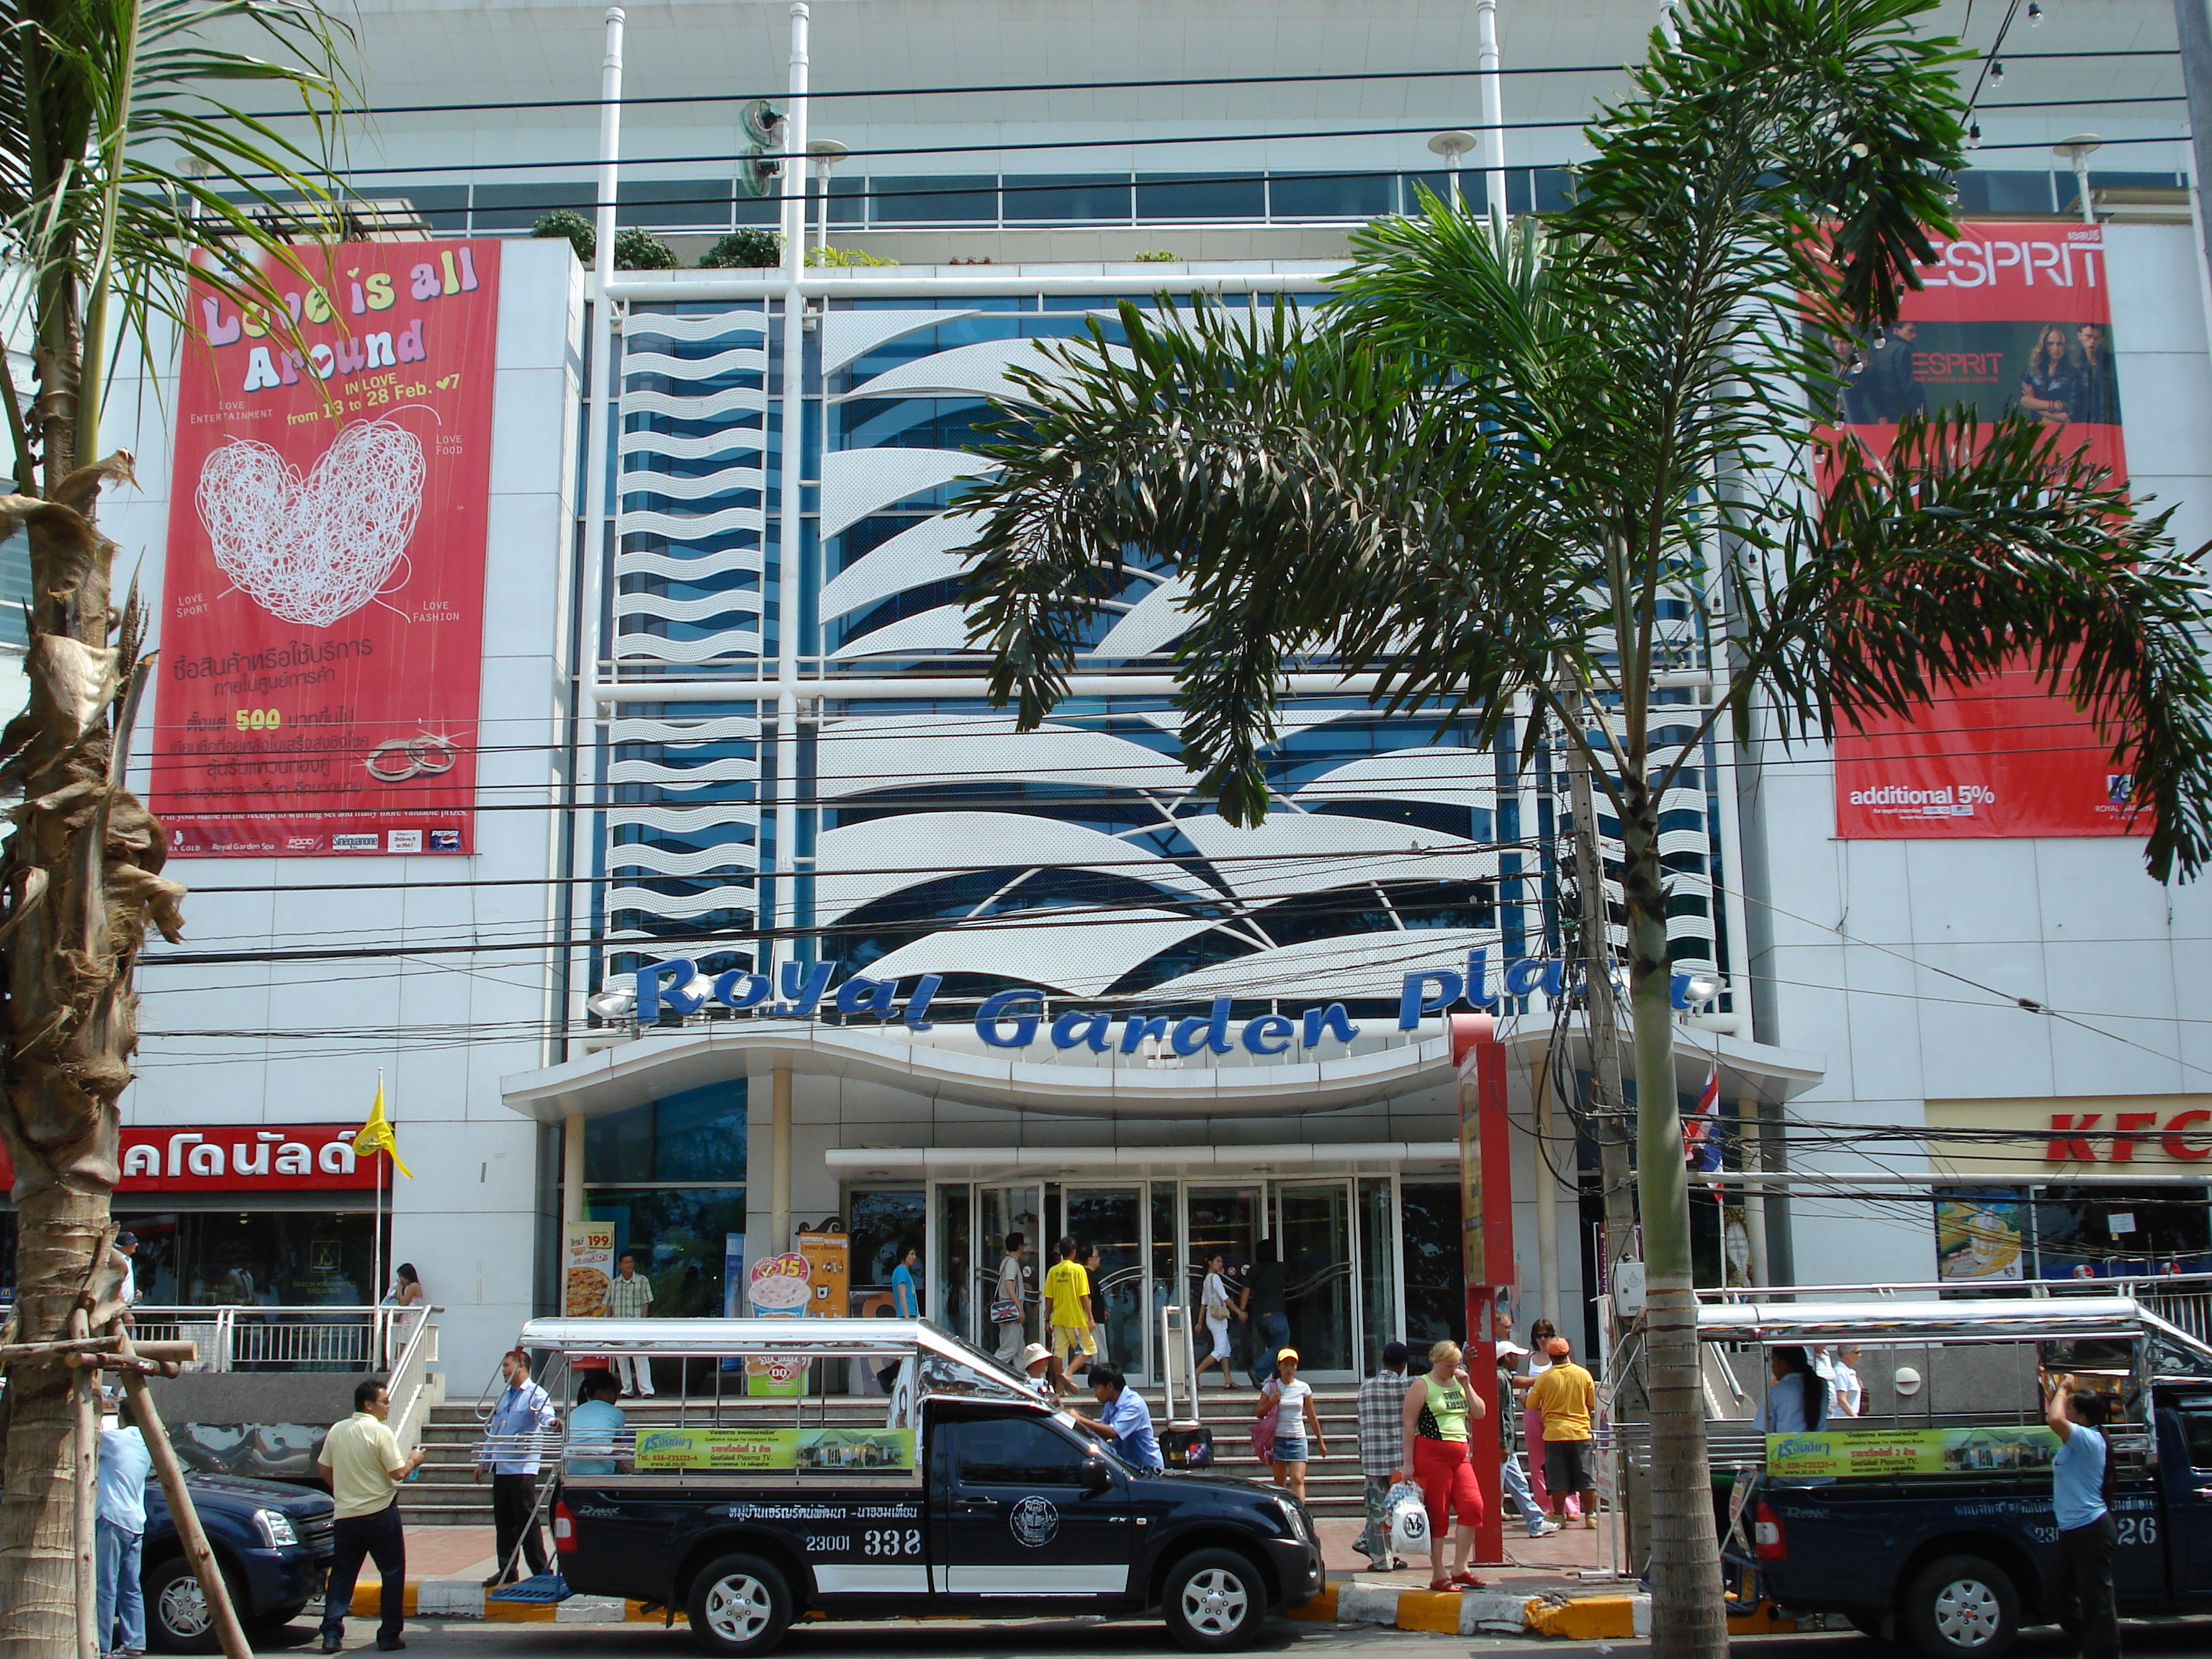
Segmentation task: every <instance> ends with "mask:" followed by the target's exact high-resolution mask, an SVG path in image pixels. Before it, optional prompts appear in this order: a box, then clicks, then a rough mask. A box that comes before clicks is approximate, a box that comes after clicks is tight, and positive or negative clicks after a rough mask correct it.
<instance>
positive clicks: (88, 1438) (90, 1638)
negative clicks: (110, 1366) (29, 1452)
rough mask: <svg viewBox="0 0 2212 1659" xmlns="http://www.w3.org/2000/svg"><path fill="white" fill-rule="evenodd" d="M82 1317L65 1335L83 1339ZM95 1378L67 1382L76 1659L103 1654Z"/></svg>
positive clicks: (75, 1317) (77, 1376)
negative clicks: (72, 1441) (71, 1451)
mask: <svg viewBox="0 0 2212 1659" xmlns="http://www.w3.org/2000/svg"><path fill="white" fill-rule="evenodd" d="M84 1322H85V1318H84V1312H83V1310H82V1309H79V1310H76V1311H75V1312H73V1313H71V1314H70V1335H72V1336H78V1337H81V1336H82V1335H83V1334H84ZM97 1383H98V1374H97V1373H96V1372H93V1371H77V1372H75V1373H74V1374H72V1375H71V1376H70V1379H69V1384H70V1405H71V1406H72V1407H75V1410H74V1411H73V1413H71V1416H72V1419H73V1421H72V1423H71V1425H70V1426H71V1427H72V1429H73V1430H74V1431H75V1435H74V1439H75V1447H74V1449H75V1451H76V1459H75V1467H74V1468H72V1469H71V1471H70V1475H71V1480H70V1485H71V1487H72V1492H71V1496H72V1497H73V1498H75V1500H76V1503H75V1511H76V1512H75V1514H74V1515H73V1516H72V1517H71V1518H72V1519H73V1520H74V1522H76V1527H75V1532H76V1659H100V1655H101V1654H103V1653H105V1652H106V1651H107V1644H106V1641H105V1640H104V1639H103V1633H102V1632H101V1631H100V1540H99V1534H98V1531H97V1523H98V1522H99V1519H100V1400H99V1396H98V1395H97V1394H96V1392H95V1389H96V1387H97Z"/></svg>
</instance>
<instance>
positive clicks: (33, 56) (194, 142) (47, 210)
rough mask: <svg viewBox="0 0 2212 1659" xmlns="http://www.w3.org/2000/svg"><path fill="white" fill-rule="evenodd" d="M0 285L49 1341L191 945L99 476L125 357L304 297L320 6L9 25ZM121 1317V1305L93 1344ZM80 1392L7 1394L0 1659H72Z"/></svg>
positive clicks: (258, 5) (159, 3)
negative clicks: (261, 109)
mask: <svg viewBox="0 0 2212 1659" xmlns="http://www.w3.org/2000/svg"><path fill="white" fill-rule="evenodd" d="M0 33H4V36H5V51H4V54H0V216H4V222H5V225H4V240H0V258H4V260H5V265H4V267H3V268H0V269H4V271H5V274H6V276H7V277H8V278H9V281H10V283H11V284H12V285H13V286H14V287H15V288H16V289H18V290H19V291H20V293H21V295H22V299H21V316H22V322H23V324H24V325H25V329H26V331H27V335H28V338H29V343H30V355H31V359H32V374H33V377H34V379H35V380H36V395H35V397H30V398H27V397H26V392H27V390H28V388H27V387H23V386H18V385H17V384H16V380H15V374H14V372H13V365H12V364H9V365H7V366H6V370H7V372H5V373H0V404H4V408H5V411H6V416H7V422H8V434H9V441H10V444H11V447H12V455H13V466H12V469H11V470H12V471H13V473H14V478H15V489H16V492H17V493H16V494H14V495H8V496H5V497H0V532H5V533H14V532H18V531H20V532H22V533H24V534H25V535H26V537H27V540H28V544H29V548H30V562H31V591H32V593H33V602H32V605H31V606H30V607H29V610H30V629H31V637H30V643H29V650H28V654H27V660H26V671H27V674H28V676H29V678H30V702H29V706H28V707H27V708H26V709H25V710H24V712H23V713H22V714H20V715H18V716H17V717H16V718H15V720H14V721H13V722H12V723H10V724H9V726H8V728H7V730H6V732H5V733H4V734H0V785H4V786H5V787H8V788H9V790H10V791H13V792H20V793H21V796H22V799H23V803H24V804H23V805H21V806H20V807H18V808H17V809H16V811H15V825H16V827H15V832H14V834H13V835H12V836H9V840H8V842H7V843H6V846H5V848H4V849H0V902H4V904H5V907H6V908H5V919H4V921H0V941H4V945H0V949H4V951H5V954H6V963H5V969H6V985H7V1001H6V1005H5V1013H4V1023H3V1024H0V1030H4V1034H5V1042H6V1046H7V1065H6V1070H5V1087H4V1091H0V1139H4V1140H5V1142H6V1145H7V1148H8V1152H9V1156H10V1157H11V1158H13V1159H14V1160H15V1204H16V1213H17V1218H18V1227H19V1232H18V1237H17V1243H16V1258H15V1285H16V1301H15V1313H14V1315H13V1316H12V1318H11V1320H10V1322H9V1324H10V1328H11V1329H12V1331H13V1332H14V1334H15V1338H16V1339H17V1340H26V1341H36V1340H50V1339H52V1338H55V1337H58V1336H61V1335H63V1334H64V1327H65V1325H66V1324H67V1323H68V1322H70V1319H71V1316H72V1312H73V1310H76V1306H77V1301H78V1297H79V1295H80V1292H82V1291H84V1290H86V1289H87V1288H88V1286H90V1287H93V1288H94V1289H95V1290H97V1289H98V1287H99V1285H100V1280H99V1279H96V1278H95V1275H94V1267H95V1266H100V1265H104V1261H102V1260H101V1258H104V1257H105V1255H106V1239H107V1237H108V1232H109V1226H110V1224H109V1220H108V1213H109V1210H108V1200H109V1195H110V1193H111V1190H112V1187H113V1185H114V1182H115V1178H116V1174H117V1170H116V1154H117V1113H116V1105H115V1103H116V1098H117V1097H118V1095H120V1094H121V1093H122V1091H123V1089H124V1086H125V1085H126V1084H128V1083H129V1082H130V1080H131V1054H132V1052H133V1050H134V1049H135V1048H136V1047H137V997H136V995H135V994H134V993H133V991H132V989H131V973H132V968H133V965H134V963H135V962H136V959H137V952H138V948H139V945H140V944H141V942H142V940H143V937H144V933H145V928H146V925H147V922H148V921H149V919H150V920H151V921H154V922H155V924H156V925H157V926H159V927H160V928H161V931H162V933H164V934H165V935H167V937H168V938H170V939H176V938H178V937H179V928H180V927H181V926H182V921H181V917H180V915H179V909H178V902H179V899H180V898H181V897H182V896H183V892H184V890H183V888H182V887H181V886H179V884H177V883H175V882H173V881H171V880H169V879H167V878H166V877H164V876H163V875H162V874H161V865H162V861H163V859H164V857H165V856H166V853H167V844H166V838H165V836H164V835H163V833H162V830H161V825H160V824H159V823H156V822H155V820H154V818H153V817H151V816H150V815H149V813H148V812H147V811H146V810H145V808H144V807H143V806H142V805H139V803H138V802H137V799H134V798H133V797H132V795H131V793H130V792H129V791H127V790H125V788H124V787H122V776H123V766H124V761H125V756H126V755H127V753H128V750H129V747H130V727H131V720H132V718H133V716H134V714H135V713H136V710H137V704H138V701H139V698H140V696H141V695H142V694H143V690H144V688H145V684H146V679H147V674H148V671H149V665H150V662H151V659H150V658H147V657H142V656H141V653H140V647H141V646H142V644H143V639H144V635H145V624H144V618H143V614H142V612H141V610H140V607H139V605H138V603H137V593H136V592H135V589H134V591H133V592H132V593H131V596H130V598H129V599H128V600H127V601H126V602H125V605H123V606H122V607H121V609H120V610H119V611H118V609H117V607H116V606H115V604H114V596H113V592H112V564H113V558H114V554H115V544H113V543H112V542H111V541H110V540H108V539H107V538H106V537H105V536H103V535H101V534H100V531H99V529H98V527H97V525H96V522H95V519H96V511H97V507H98V500H99V495H100V489H101V488H102V486H103V485H104V484H106V483H129V482H131V457H130V455H129V454H128V453H125V452H122V451H117V452H115V453H112V454H110V455H107V456H105V457H103V456H102V455H101V454H100V416H101V404H102V402H103V400H104V397H105V393H106V387H107V386H108V385H109V383H110V381H111V380H112V370H113V368H114V365H115V364H116V362H117V361H118V356H119V354H120V353H121V352H122V351H123V350H124V349H134V350H137V351H140V352H143V353H144V354H146V361H147V362H148V363H149V367H150V368H153V369H154V370H155V372H157V373H158V372H162V371H165V370H166V368H167V363H166V362H156V361H155V358H154V356H153V354H154V352H155V349H156V347H155V343H154V342H155V341H156V340H157V339H159V338H161V337H164V336H165V335H166V333H167V331H166V330H165V329H164V328H163V326H162V325H163V323H164V320H165V319H166V321H167V323H170V324H174V325H181V324H182V322H183V319H184V315H185V283H186V281H187V279H188V278H191V277H197V279H198V280H199V281H200V282H202V283H205V284H207V285H209V286H210V287H211V288H212V289H214V290H215V291H216V292H217V293H219V294H221V295H223V296H224V297H226V298H228V300H230V301H231V302H232V303H233V304H243V305H246V306H251V307H253V308H255V309H257V310H262V311H264V312H265V313H266V314H267V315H269V316H270V317H271V318H274V319H278V321H279V324H280V325H281V322H282V319H283V318H284V316H285V314H286V313H285V312H284V310H283V305H282V302H281V301H279V300H278V299H277V296H276V288H275V286H274V284H273V283H272V281H271V276H278V275H282V274H283V271H284V270H298V269H299V267H298V266H297V264H295V262H294V261H293V260H292V256H290V255H289V254H288V253H286V252H283V246H284V243H285V241H286V240H288V238H289V237H290V236H293V235H303V236H306V237H313V236H315V235H318V234H320V232H321V230H322V228H323V227H325V226H326V225H328V224H330V223H331V222H333V221H332V219H331V215H330V214H329V212H328V207H329V204H330V197H329V196H328V194H327V191H325V187H324V185H323V184H322V182H321V180H322V179H324V178H325V167H324V156H325V148H326V143H327V141H328V140H329V138H330V137H331V133H332V131H333V123H334V121H335V118H336V115H337V98H338V95H339V93H340V91H341V88H342V87H343V75H342V72H341V65H340V58H339V42H340V41H341V40H342V39H343V30H342V29H340V28H339V27H337V26H336V25H334V24H333V23H332V22H331V20H329V19H328V18H327V17H326V16H325V15H324V14H323V13H322V11H321V10H320V9H319V7H318V6H317V5H316V4H315V3H314V0H213V3H205V0H0ZM247 43H251V44H254V45H259V46H264V47H266V48H269V49H270V50H272V51H273V52H274V53H275V56H274V57H273V58H260V57H256V56H253V55H252V54H251V53H250V52H246V51H243V50H241V49H240V46H242V45H243V44H247ZM270 94H290V95H291V96H293V97H294V98H295V99H296V100H299V101H300V103H301V111H300V116H299V117H298V118H295V120H294V122H293V126H294V131H295V132H296V133H297V135H298V136H296V137H295V136H288V135H287V134H286V133H285V132H283V131H279V130H278V129H277V128H276V126H274V125H271V123H270V120H269V119H267V118H264V117H263V116H261V115H259V114H257V113H254V112H251V111H249V110H247V109H244V108H241V107H240V106H239V105H238V104H235V103H233V102H232V101H230V100H231V99H232V98H234V97H239V96H241V95H242V96H243V97H244V98H246V99H249V100H251V101H252V104H254V105H256V106H260V105H265V104H266V103H267V101H268V100H269V99H270ZM300 118H304V119H305V121H306V124H307V125H305V126H304V127H300V126H298V125H297V121H298V119H300ZM180 332H181V327H180V326H179V333H180ZM115 1311H116V1309H115V1304H114V1303H113V1300H112V1287H111V1288H110V1290H109V1291H108V1294H107V1295H106V1297H103V1298H101V1300H100V1305H98V1306H96V1307H94V1308H92V1309H91V1310H89V1313H90V1319H91V1322H92V1323H93V1324H94V1326H97V1325H99V1324H100V1322H103V1321H104V1320H106V1319H107V1318H109V1317H111V1316H112V1315H113V1313H114V1312H115ZM69 1375H70V1374H69V1373H66V1372H64V1371H63V1370H61V1368H60V1367H58V1366H52V1365H46V1366H27V1365H22V1364H18V1365H16V1366H15V1367H14V1368H13V1369H12V1370H11V1372H10V1375H9V1377H8V1389H7V1401H6V1405H7V1412H8V1421H7V1431H6V1432H7V1445H6V1473H5V1482H6V1488H5V1493H4V1497H0V1655H15V1654H30V1653H33V1652H38V1653H41V1654H58V1653H60V1652H62V1651H64V1649H65V1648H67V1647H69V1646H70V1645H72V1644H73V1643H74V1640H75V1632H76V1600H77V1594H78V1587H77V1580H76V1571H75V1569H74V1566H73V1564H72V1556H73V1553H74V1552H73V1550H72V1549H71V1547H70V1536H71V1522H70V1504H71V1482H70V1475H71V1473H72V1472H73V1470H74V1468H75V1452H74V1445H73V1440H72V1434H71V1431H72V1425H73V1422H74V1419H75V1414H76V1400H75V1399H74V1398H73V1397H72V1393H71V1386H70V1381H69Z"/></svg>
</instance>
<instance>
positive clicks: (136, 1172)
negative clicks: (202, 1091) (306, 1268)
mask: <svg viewBox="0 0 2212 1659" xmlns="http://www.w3.org/2000/svg"><path fill="white" fill-rule="evenodd" d="M360 1127H361V1126H360V1125H359V1124H357V1123H352V1124H346V1123H280V1124H277V1125H276V1126H275V1127H263V1126H262V1125H260V1124H258V1123H234V1124H227V1125H226V1124H207V1123H202V1124H195V1125H191V1126H173V1127H167V1128H137V1129H132V1128H126V1129H125V1130H124V1131H123V1154H122V1155H123V1178H122V1179H121V1180H120V1181H118V1182H116V1190H117V1191H118V1192H122V1193H226V1194H229V1193H239V1194H250V1193H305V1192H364V1193H365V1192H368V1190H369V1189H370V1188H374V1186H375V1185H376V1182H377V1163H376V1159H375V1158H362V1157H359V1156H357V1155H356V1153H355V1152H354V1149H353V1138H354V1136H355V1134H356V1133H358V1132H359V1130H360ZM384 1179H385V1180H386V1181H387V1182H388V1181H390V1180H391V1179H392V1176H391V1174H390V1172H389V1171H388V1170H387V1171H386V1174H385V1176H384ZM14 1184H15V1165H14V1164H12V1163H10V1162H9V1158H8V1153H7V1150H6V1149H5V1148H4V1147H0V1192H5V1191H6V1190H7V1189H8V1188H9V1187H11V1186H13V1185H14Z"/></svg>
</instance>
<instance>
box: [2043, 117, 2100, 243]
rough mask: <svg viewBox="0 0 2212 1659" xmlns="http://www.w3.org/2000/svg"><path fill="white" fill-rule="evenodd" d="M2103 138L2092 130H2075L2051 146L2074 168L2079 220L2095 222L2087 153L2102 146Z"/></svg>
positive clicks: (2052, 150)
mask: <svg viewBox="0 0 2212 1659" xmlns="http://www.w3.org/2000/svg"><path fill="white" fill-rule="evenodd" d="M2104 142H2105V141H2104V140H2103V139H2101V138H2100V137H2097V135H2096V134H2095V133H2093V132H2077V133H2075V135H2074V136H2073V137H2071V138H2063V139H2061V140H2060V141H2059V142H2058V143H2055V144H2053V145H2052V146H2051V154H2052V155H2056V156H2057V157H2058V158H2059V159H2060V160H2062V161H2065V162H2066V163H2067V164H2068V165H2069V166H2070V167H2072V168H2073V169H2074V188H2075V191H2076V192H2077V193H2078V194H2079V196H2080V197H2081V222H2082V223H2083V224H2085V225H2093V224H2095V223H2096V222H2097V208H2096V204H2094V203H2093V202H2092V201H2091V200H2090V199H2089V153H2090V151H2092V150H2094V149H2100V148H2102V147H2103V145H2104Z"/></svg>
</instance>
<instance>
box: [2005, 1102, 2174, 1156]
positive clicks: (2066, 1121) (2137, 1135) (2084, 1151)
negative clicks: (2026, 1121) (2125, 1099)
mask: <svg viewBox="0 0 2212 1659" xmlns="http://www.w3.org/2000/svg"><path fill="white" fill-rule="evenodd" d="M2110 1119H2111V1121H2110V1125H2109V1127H2107V1124H2106V1114H2105V1113H2103V1112H2053V1113H2052V1114H2051V1139H2050V1140H2049V1142H2048V1143H2047V1144H2046V1145H2045V1147H2044V1149H2043V1161H2044V1162H2045V1164H2097V1163H2105V1164H2132V1163H2134V1162H2135V1161H2136V1148H2137V1147H2138V1146H2144V1147H2155V1148H2157V1149H2158V1151H2159V1152H2164V1153H2165V1154H2166V1157H2168V1158H2179V1159H2181V1160H2182V1161H2183V1162H2184V1163H2190V1164H2194V1163H2197V1162H2198V1161H2199V1160H2201V1159H2203V1158H2212V1139H2208V1137H2207V1136H2206V1134H2205V1133H2204V1126H2205V1125H2206V1124H2207V1123H2212V1112H2208V1111H2203V1110H2199V1109H2191V1110H2190V1111H2185V1112H2176V1113H2174V1114H2173V1115H2172V1116H2170V1117H2165V1118H2163V1120H2162V1121H2161V1115H2160V1114H2159V1113H2157V1112H2114V1113H2112V1114H2111V1115H2110ZM2192 1131H2193V1132H2194V1133H2191V1132H2192ZM2100 1141H2101V1142H2103V1143H2104V1146H2105V1149H2106V1150H2105V1156H2104V1157H2103V1158H2099V1157H2098V1156H2097V1146H2096V1143H2098V1142H2100Z"/></svg>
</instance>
